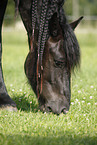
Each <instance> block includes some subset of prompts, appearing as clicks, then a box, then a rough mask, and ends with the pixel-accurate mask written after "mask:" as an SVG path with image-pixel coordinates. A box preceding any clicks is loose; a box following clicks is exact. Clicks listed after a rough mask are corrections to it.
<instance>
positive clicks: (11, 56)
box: [0, 31, 97, 145]
mask: <svg viewBox="0 0 97 145" xmlns="http://www.w3.org/2000/svg"><path fill="white" fill-rule="evenodd" d="M77 38H78V40H79V44H80V47H81V69H80V70H79V71H76V75H72V98H71V107H70V110H69V113H68V114H67V115H64V114H61V115H59V116H57V115H54V114H52V113H50V114H47V113H46V114H43V113H42V112H40V111H39V110H38V102H37V99H36V96H35V95H34V93H33V92H32V90H31V88H30V86H29V85H28V83H27V79H26V77H25V74H24V68H23V65H24V61H25V58H26V55H27V52H28V45H27V36H26V33H25V31H19V32H18V31H12V32H8V31H7V32H5V31H4V32H3V47H4V49H3V70H4V78H5V83H6V86H7V90H8V93H9V95H10V96H11V97H12V99H13V100H14V101H15V102H16V103H17V108H18V111H17V112H8V111H5V110H0V145H96V144H97V33H80V34H79V33H77Z"/></svg>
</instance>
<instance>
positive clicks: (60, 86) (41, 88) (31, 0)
mask: <svg viewBox="0 0 97 145" xmlns="http://www.w3.org/2000/svg"><path fill="white" fill-rule="evenodd" d="M14 1H15V6H16V12H17V11H19V13H20V16H21V19H22V21H23V24H24V26H25V29H26V31H27V35H28V44H29V53H28V55H27V58H26V60H25V64H24V70H25V74H26V76H27V78H28V81H29V84H30V85H31V87H32V89H33V91H34V92H35V94H36V96H37V98H38V102H39V108H40V110H41V111H42V112H53V113H54V114H58V115H59V114H60V113H64V114H66V113H67V112H68V111H69V108H70V99H71V72H72V70H74V68H75V67H76V66H78V65H79V64H80V47H79V44H78V41H77V39H76V36H75V34H74V29H75V28H76V26H77V25H78V24H79V22H80V21H81V20H82V18H83V17H80V18H79V19H78V20H76V21H74V22H72V23H70V24H69V23H68V21H67V18H66V16H65V13H64V10H63V4H64V0H39V1H38V0H27V1H26V0H14ZM0 3H1V4H0V7H1V6H2V8H3V12H2V13H0V22H1V23H0V28H1V27H2V22H3V17H4V13H5V9H6V5H7V0H1V2H0ZM0 11H1V9H0ZM0 40H1V39H0ZM0 48H2V46H1V45H0ZM1 55H2V51H0V62H1ZM2 88H3V89H2ZM0 106H1V107H2V106H3V107H6V106H12V107H13V108H12V109H13V110H15V109H16V104H15V102H14V101H13V100H12V99H11V97H10V96H9V95H8V93H7V90H6V87H5V84H4V80H3V73H2V64H1V63H0Z"/></svg>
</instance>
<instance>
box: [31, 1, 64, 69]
mask: <svg viewBox="0 0 97 145" xmlns="http://www.w3.org/2000/svg"><path fill="white" fill-rule="evenodd" d="M37 2H38V1H37V0H33V1H32V28H33V32H32V33H33V34H32V35H34V29H35V22H36V14H37V12H36V9H37ZM63 3H64V0H42V10H41V16H40V22H39V37H38V57H39V63H40V66H42V58H43V52H44V47H45V42H46V40H47V38H48V37H49V33H48V24H49V20H50V19H51V17H52V15H53V14H54V13H55V12H58V11H59V10H60V8H61V7H62V4H63Z"/></svg>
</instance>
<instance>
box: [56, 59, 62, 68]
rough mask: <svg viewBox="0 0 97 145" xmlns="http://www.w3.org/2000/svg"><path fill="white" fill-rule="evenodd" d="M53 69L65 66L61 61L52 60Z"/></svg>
mask: <svg viewBox="0 0 97 145" xmlns="http://www.w3.org/2000/svg"><path fill="white" fill-rule="evenodd" d="M54 63H55V67H59V68H63V67H64V66H65V62H64V61H61V60H54Z"/></svg>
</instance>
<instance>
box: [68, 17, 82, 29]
mask: <svg viewBox="0 0 97 145" xmlns="http://www.w3.org/2000/svg"><path fill="white" fill-rule="evenodd" d="M82 19H83V16H82V17H80V18H79V19H77V20H76V21H74V22H72V23H70V26H71V28H72V29H73V30H74V29H75V28H76V27H77V25H78V24H79V23H80V21H81V20H82Z"/></svg>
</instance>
